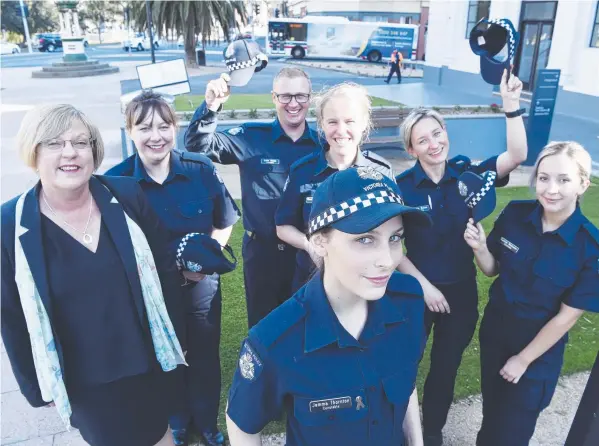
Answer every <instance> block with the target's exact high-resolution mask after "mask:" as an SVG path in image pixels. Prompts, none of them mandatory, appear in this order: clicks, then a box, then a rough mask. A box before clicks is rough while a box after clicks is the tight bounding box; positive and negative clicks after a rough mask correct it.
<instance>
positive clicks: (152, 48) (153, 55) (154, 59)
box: [146, 0, 156, 63]
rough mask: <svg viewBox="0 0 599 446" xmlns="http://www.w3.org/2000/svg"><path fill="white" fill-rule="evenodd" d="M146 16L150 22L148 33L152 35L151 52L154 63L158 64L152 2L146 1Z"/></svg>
mask: <svg viewBox="0 0 599 446" xmlns="http://www.w3.org/2000/svg"><path fill="white" fill-rule="evenodd" d="M146 16H147V21H148V33H149V34H150V51H151V53H152V63H156V55H155V54H154V35H153V34H152V8H151V7H150V0H146Z"/></svg>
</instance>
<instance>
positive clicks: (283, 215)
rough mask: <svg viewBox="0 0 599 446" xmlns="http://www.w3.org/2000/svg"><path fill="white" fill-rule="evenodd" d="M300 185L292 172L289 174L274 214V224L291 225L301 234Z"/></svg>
mask: <svg viewBox="0 0 599 446" xmlns="http://www.w3.org/2000/svg"><path fill="white" fill-rule="evenodd" d="M300 183H301V181H300V179H299V178H298V175H296V174H295V173H294V172H293V171H292V172H290V173H289V177H288V178H287V182H286V183H285V187H284V188H283V195H282V196H281V200H280V201H279V207H278V208H277V212H276V214H275V224H276V225H277V226H282V225H292V226H295V227H296V228H297V229H299V230H300V231H302V232H303V231H304V222H303V217H302V210H303V205H304V203H303V202H302V194H301V193H300V186H301V184H300Z"/></svg>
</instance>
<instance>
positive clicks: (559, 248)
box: [487, 200, 599, 377]
mask: <svg viewBox="0 0 599 446" xmlns="http://www.w3.org/2000/svg"><path fill="white" fill-rule="evenodd" d="M541 216H542V206H541V205H540V204H539V203H538V202H537V201H534V200H523V201H512V202H511V203H509V204H508V205H507V206H506V207H505V209H504V210H503V212H502V213H501V215H500V216H499V217H498V219H497V221H496V222H495V226H494V228H493V230H492V231H491V233H490V234H489V237H488V238H487V246H488V248H489V251H490V252H491V253H492V254H493V256H494V257H495V260H496V261H497V262H499V276H498V278H497V279H495V281H494V282H493V285H492V286H491V289H490V292H489V293H490V296H489V306H490V308H492V309H493V314H496V315H499V314H507V316H508V319H504V320H509V321H510V323H509V324H502V325H509V327H508V326H503V327H496V331H498V332H503V330H506V331H508V332H511V334H510V333H505V335H506V336H505V339H506V340H507V341H510V339H511V342H512V343H516V344H517V349H518V350H520V349H522V348H524V347H525V346H526V345H528V343H530V342H531V341H532V340H533V339H534V337H535V336H536V335H537V334H538V332H539V331H540V330H541V328H542V327H543V326H544V325H545V324H546V323H547V322H549V320H550V319H552V318H553V317H554V316H555V315H557V313H558V312H559V310H560V306H561V304H562V303H564V304H566V305H568V306H570V307H574V308H578V309H581V310H588V311H594V312H599V230H598V229H597V228H596V227H595V226H594V225H593V224H592V223H591V222H590V221H589V220H588V219H587V218H586V217H585V216H584V215H583V214H582V212H581V211H580V208H579V207H577V208H576V210H575V211H574V213H573V214H572V215H571V216H570V217H569V218H568V219H567V220H566V221H565V222H564V223H563V224H562V226H560V227H559V228H558V229H556V230H554V231H549V232H543V226H542V222H541ZM566 341H567V335H565V336H564V337H563V338H562V339H561V340H560V341H559V342H557V343H556V344H555V345H554V346H553V347H552V348H551V349H549V350H548V351H547V352H546V353H545V354H543V355H542V356H541V357H540V358H538V359H537V360H536V361H535V362H534V363H533V364H532V365H531V367H529V369H530V370H529V371H528V374H529V375H531V376H535V375H536V376H541V377H544V376H547V375H556V374H559V371H560V369H561V364H562V360H563V352H564V347H565V343H566Z"/></svg>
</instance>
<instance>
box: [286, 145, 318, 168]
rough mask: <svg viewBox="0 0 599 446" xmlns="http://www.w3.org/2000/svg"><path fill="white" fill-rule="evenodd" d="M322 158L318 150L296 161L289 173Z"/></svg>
mask: <svg viewBox="0 0 599 446" xmlns="http://www.w3.org/2000/svg"><path fill="white" fill-rule="evenodd" d="M319 156H320V152H319V151H318V150H317V151H316V152H312V153H309V154H308V155H304V156H302V157H301V158H300V159H298V160H296V161H294V162H293V164H291V167H290V168H289V171H292V170H295V169H297V168H298V167H299V166H303V165H304V164H307V163H309V162H311V161H314V160H316V159H318V157H319Z"/></svg>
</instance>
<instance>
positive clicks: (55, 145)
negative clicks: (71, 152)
mask: <svg viewBox="0 0 599 446" xmlns="http://www.w3.org/2000/svg"><path fill="white" fill-rule="evenodd" d="M67 142H70V143H71V147H73V149H75V150H86V149H89V148H90V147H91V146H92V142H93V139H90V138H80V139H75V140H72V139H50V140H48V141H42V142H41V143H40V145H41V146H42V147H43V148H44V149H46V150H49V151H51V152H59V151H61V150H64V148H65V146H66V144H67Z"/></svg>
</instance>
